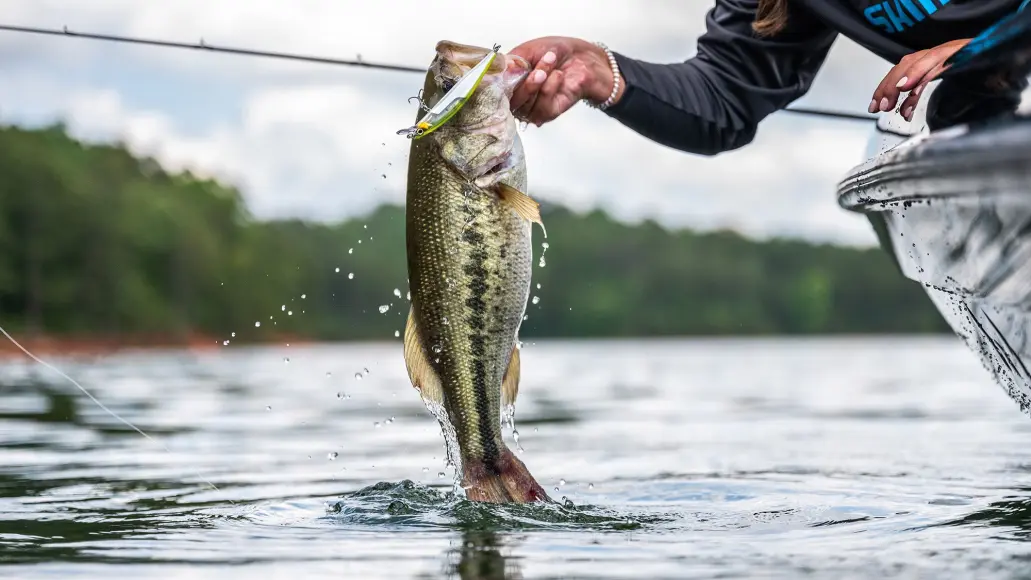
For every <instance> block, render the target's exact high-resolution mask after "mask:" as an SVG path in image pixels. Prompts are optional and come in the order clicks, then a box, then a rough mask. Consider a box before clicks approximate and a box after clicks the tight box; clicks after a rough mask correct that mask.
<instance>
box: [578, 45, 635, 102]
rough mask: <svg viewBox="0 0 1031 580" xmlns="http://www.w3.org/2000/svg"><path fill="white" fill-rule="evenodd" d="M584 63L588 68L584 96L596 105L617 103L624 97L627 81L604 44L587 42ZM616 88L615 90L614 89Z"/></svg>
mask: <svg viewBox="0 0 1031 580" xmlns="http://www.w3.org/2000/svg"><path fill="white" fill-rule="evenodd" d="M585 45H586V46H585V47H584V49H583V51H584V55H583V59H584V64H585V66H586V67H587V70H588V73H589V74H588V77H587V82H586V83H585V86H584V95H583V98H584V99H585V100H586V101H588V102H589V103H590V104H592V105H594V106H595V107H598V106H601V105H604V104H606V103H607V106H608V107H611V106H612V105H615V104H616V103H618V102H619V101H620V99H622V98H623V93H624V91H625V89H626V82H625V79H623V77H622V75H621V74H620V72H619V70H618V66H617V65H616V63H615V61H614V60H611V59H610V56H609V55H610V53H609V51H608V50H606V49H605V47H604V46H599V45H597V44H590V43H585ZM613 89H615V90H613Z"/></svg>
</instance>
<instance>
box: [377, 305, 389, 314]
mask: <svg viewBox="0 0 1031 580" xmlns="http://www.w3.org/2000/svg"><path fill="white" fill-rule="evenodd" d="M388 310H390V305H388V304H381V305H380V307H379V313H380V314H386V313H387V311H388Z"/></svg>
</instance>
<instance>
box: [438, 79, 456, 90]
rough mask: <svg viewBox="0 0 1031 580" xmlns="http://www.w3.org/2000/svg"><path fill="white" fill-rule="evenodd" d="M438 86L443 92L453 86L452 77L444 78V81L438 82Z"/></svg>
mask: <svg viewBox="0 0 1031 580" xmlns="http://www.w3.org/2000/svg"><path fill="white" fill-rule="evenodd" d="M440 88H442V89H444V92H445V93H446V92H448V91H450V90H451V89H453V88H455V81H454V79H444V82H442V83H440Z"/></svg>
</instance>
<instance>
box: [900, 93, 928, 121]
mask: <svg viewBox="0 0 1031 580" xmlns="http://www.w3.org/2000/svg"><path fill="white" fill-rule="evenodd" d="M925 86H926V85H920V86H919V87H917V88H916V89H914V90H913V92H911V93H909V96H908V97H906V99H905V100H904V101H902V105H901V106H900V107H899V111H900V113H901V114H902V118H903V119H905V120H907V121H912V120H913V111H915V110H916V106H917V104H918V103H919V102H920V93H921V92H922V91H923V88H924V87H925Z"/></svg>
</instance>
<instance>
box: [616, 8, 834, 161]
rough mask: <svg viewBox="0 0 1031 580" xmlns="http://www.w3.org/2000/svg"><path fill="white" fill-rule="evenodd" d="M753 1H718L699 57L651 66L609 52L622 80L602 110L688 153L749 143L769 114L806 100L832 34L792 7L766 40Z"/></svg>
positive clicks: (705, 152) (701, 41) (711, 152)
mask: <svg viewBox="0 0 1031 580" xmlns="http://www.w3.org/2000/svg"><path fill="white" fill-rule="evenodd" d="M757 6H758V1H757V0H716V6H715V7H714V8H713V9H712V10H711V11H709V13H708V14H707V16H706V21H705V24H706V32H705V34H704V35H702V36H701V37H700V38H699V39H698V53H697V55H696V56H694V57H692V58H691V59H689V60H687V61H686V62H680V63H673V64H656V63H650V62H642V61H639V60H634V59H631V58H628V57H626V56H624V55H622V54H618V53H614V55H615V58H616V61H617V62H618V64H619V67H620V71H621V74H622V75H623V78H624V80H625V82H626V89H625V91H624V93H623V98H622V99H620V101H619V102H618V103H616V104H615V105H613V106H612V107H610V108H609V109H608V110H607V113H608V114H609V115H610V116H611V117H613V118H614V119H616V120H618V121H619V122H621V123H623V124H624V125H626V126H627V127H629V128H631V129H633V130H634V131H636V132H638V133H640V134H641V135H643V136H645V137H647V138H649V139H651V140H653V141H656V142H658V143H661V144H663V145H667V146H669V147H673V148H675V149H679V150H681V151H687V152H690V153H698V154H703V155H715V154H718V153H721V152H724V151H729V150H732V149H737V148H739V147H742V146H744V145H747V144H748V143H750V142H751V141H752V139H753V138H754V137H755V132H756V128H757V126H758V124H759V122H760V121H762V120H763V119H764V118H765V117H766V116H767V115H769V114H771V113H773V112H775V111H777V110H780V109H783V108H785V107H787V106H788V104H790V103H791V102H792V101H794V100H795V99H798V98H799V97H801V96H802V95H804V94H805V93H806V92H807V91H808V90H809V87H810V86H811V84H812V81H813V78H814V77H815V76H816V73H817V72H818V71H819V69H820V67H821V66H822V65H823V62H824V60H825V59H826V58H827V53H828V51H829V50H830V47H831V44H832V43H833V42H834V39H835V38H836V37H837V32H835V31H834V30H832V29H830V28H828V27H827V26H825V25H824V24H822V23H821V22H819V21H818V20H816V18H815V17H814V16H812V15H810V14H809V13H808V12H807V11H804V10H803V9H792V12H791V14H790V15H789V18H790V21H789V22H790V23H789V25H788V28H787V29H785V30H784V31H782V32H781V33H779V34H777V35H776V36H773V37H771V38H765V39H763V38H759V37H757V36H755V35H754V33H753V32H752V28H751V25H752V22H753V21H754V20H755V12H756V9H757Z"/></svg>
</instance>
